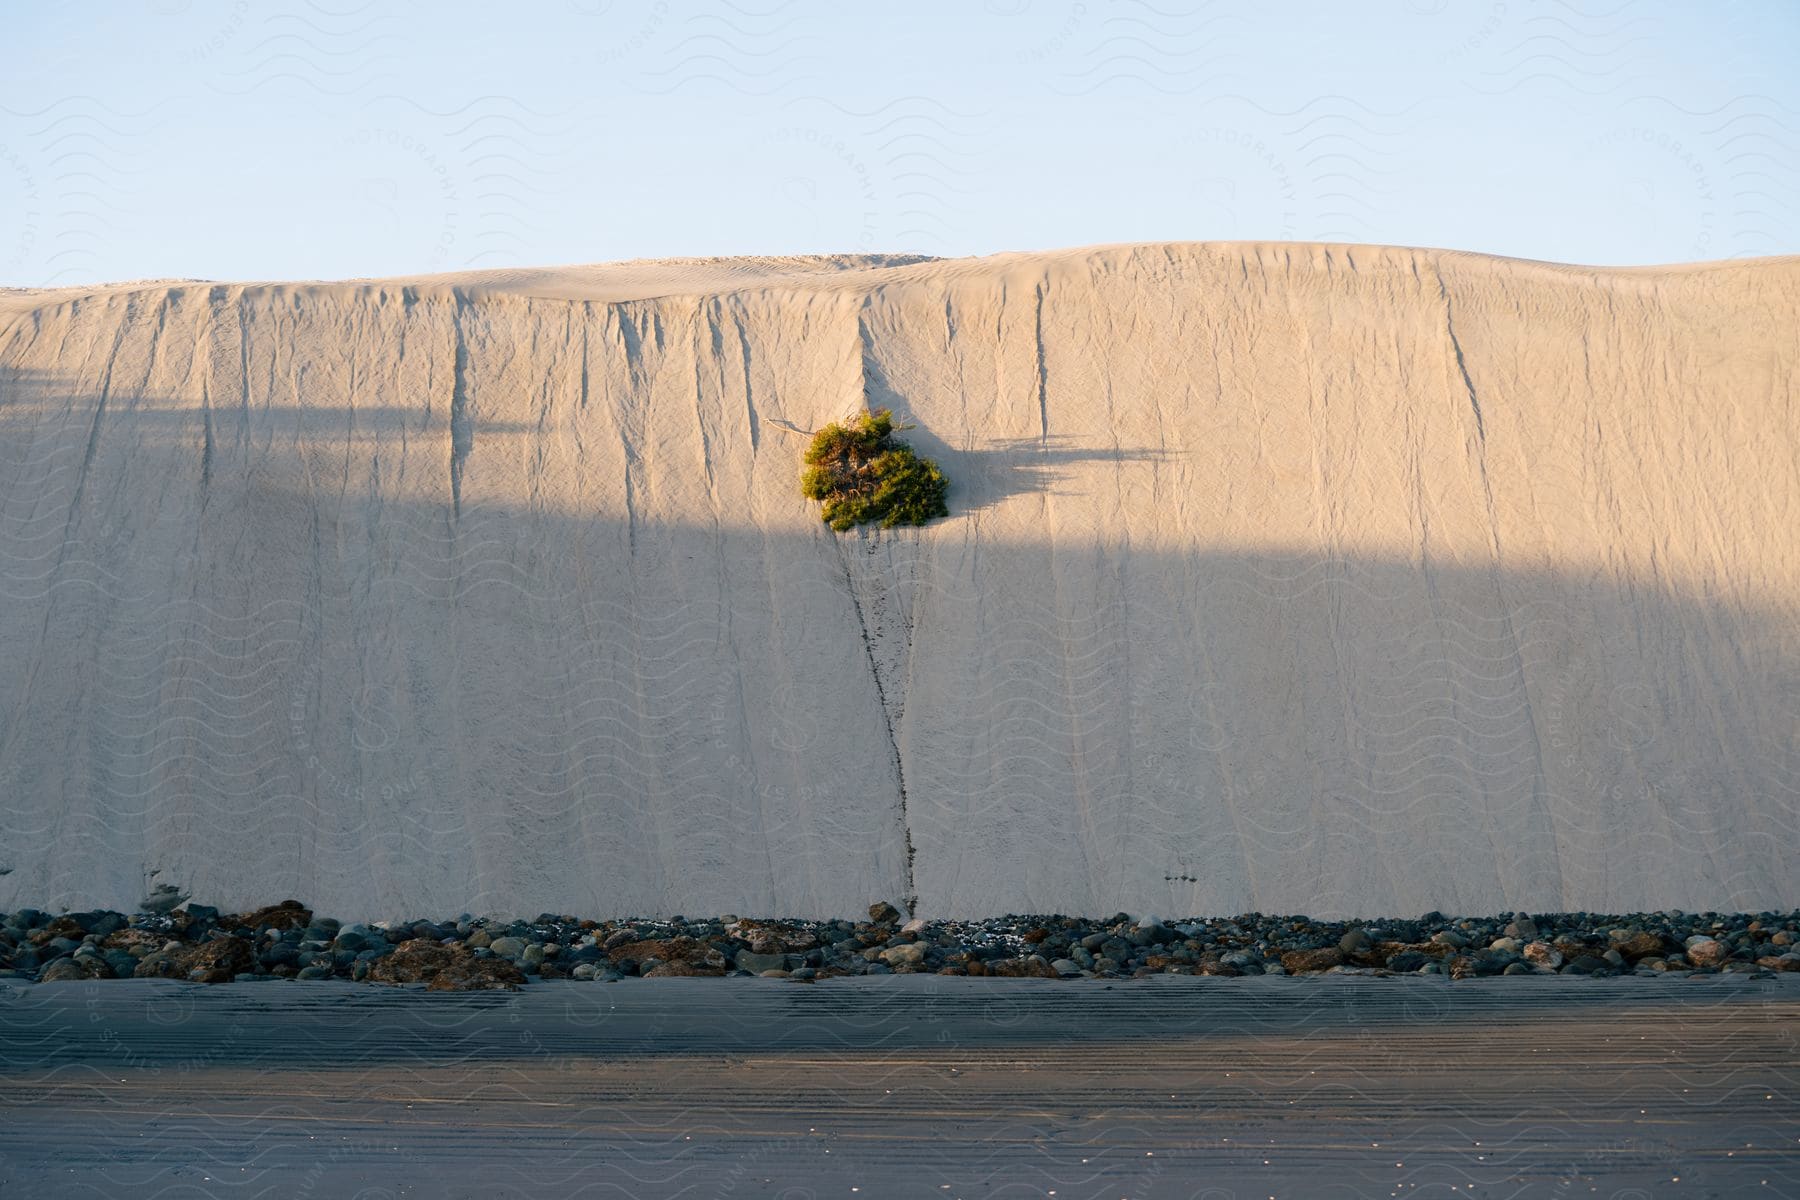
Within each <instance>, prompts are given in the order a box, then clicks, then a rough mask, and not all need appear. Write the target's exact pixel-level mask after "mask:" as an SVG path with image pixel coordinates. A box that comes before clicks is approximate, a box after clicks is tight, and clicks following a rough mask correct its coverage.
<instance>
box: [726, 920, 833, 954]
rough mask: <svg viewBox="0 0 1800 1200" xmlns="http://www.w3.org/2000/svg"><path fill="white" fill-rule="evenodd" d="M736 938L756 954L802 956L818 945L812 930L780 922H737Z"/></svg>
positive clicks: (816, 937)
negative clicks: (745, 943) (746, 944)
mask: <svg viewBox="0 0 1800 1200" xmlns="http://www.w3.org/2000/svg"><path fill="white" fill-rule="evenodd" d="M737 936H738V937H739V938H741V939H743V941H745V942H747V943H748V944H749V946H750V949H751V950H752V951H753V952H755V953H757V954H804V953H805V952H806V951H808V950H811V949H813V948H814V947H815V946H817V945H818V944H819V939H818V936H817V935H816V934H814V933H813V932H812V930H810V929H805V928H802V927H800V926H797V925H786V924H783V923H782V922H780V921H739V922H738V930H737Z"/></svg>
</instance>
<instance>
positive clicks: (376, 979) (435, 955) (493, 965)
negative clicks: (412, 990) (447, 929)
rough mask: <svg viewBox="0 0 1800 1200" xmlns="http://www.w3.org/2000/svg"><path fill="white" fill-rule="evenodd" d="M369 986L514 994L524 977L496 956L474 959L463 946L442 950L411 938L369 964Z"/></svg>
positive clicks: (439, 945) (433, 943)
mask: <svg viewBox="0 0 1800 1200" xmlns="http://www.w3.org/2000/svg"><path fill="white" fill-rule="evenodd" d="M369 981H370V982H371V983H389V984H399V983H423V984H426V985H427V990H429V991H433V992H475V991H493V990H498V989H506V990H514V989H517V988H518V986H519V985H520V984H522V983H524V982H525V975H524V973H523V972H522V971H520V970H519V968H518V967H516V966H514V965H513V964H512V963H511V962H510V961H508V960H507V959H504V958H500V957H498V956H495V957H490V958H478V957H476V955H475V952H474V951H473V950H470V949H469V948H467V947H465V946H454V947H452V946H446V945H444V944H443V943H441V942H436V941H433V940H432V939H430V938H411V939H409V940H407V941H404V942H401V943H400V944H399V945H398V946H395V947H394V950H393V953H391V954H388V955H385V956H383V957H381V958H377V959H374V960H372V961H371V962H370V963H369Z"/></svg>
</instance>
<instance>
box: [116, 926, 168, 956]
mask: <svg viewBox="0 0 1800 1200" xmlns="http://www.w3.org/2000/svg"><path fill="white" fill-rule="evenodd" d="M167 940H168V939H167V937H166V936H165V935H163V934H160V933H152V932H150V931H149V930H148V929H121V930H119V931H118V932H117V933H109V934H107V935H106V940H105V941H103V942H101V943H100V944H101V945H103V946H105V947H106V948H107V949H108V950H123V951H125V952H126V953H128V954H130V953H136V952H138V951H142V952H143V953H144V954H152V953H154V952H155V951H157V950H159V949H161V948H162V944H163V942H165V941H167Z"/></svg>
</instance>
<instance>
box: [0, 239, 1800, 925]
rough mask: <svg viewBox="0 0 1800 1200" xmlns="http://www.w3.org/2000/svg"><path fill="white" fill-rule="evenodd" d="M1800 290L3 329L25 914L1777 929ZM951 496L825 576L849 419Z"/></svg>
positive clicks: (1364, 269)
mask: <svg viewBox="0 0 1800 1200" xmlns="http://www.w3.org/2000/svg"><path fill="white" fill-rule="evenodd" d="M1797 322H1800V259H1768V260H1759V261H1750V262H1734V263H1720V264H1698V265H1693V266H1682V267H1669V268H1642V269H1631V270H1617V269H1604V268H1588V267H1564V266H1558V265H1554V264H1543V263H1530V262H1522V261H1516V260H1504V259H1495V258H1488V257H1484V256H1480V255H1473V254H1465V253H1454V252H1447V251H1425V250H1407V249H1398V248H1386V247H1346V246H1317V245H1278V244H1246V245H1234V244H1211V243H1208V244H1175V245H1161V244H1159V245H1141V246H1114V247H1100V248H1090V249H1082V250H1071V251H1061V252H1055V253H1047V254H1010V255H998V256H995V257H992V258H984V259H959V260H921V259H917V258H915V257H912V256H861V257H858V256H812V257H798V258H780V259H747V260H671V261H662V262H642V263H626V264H611V265H607V266H598V267H582V268H569V269H567V270H562V271H550V270H540V271H509V272H483V273H478V274H472V275H466V276H444V277H430V278H421V279H413V280H369V281H354V282H344V283H295V284H210V283H187V282H177V283H171V284H156V285H142V286H123V285H122V286H118V287H113V288H100V289H92V290H90V291H85V292H76V291H70V290H59V291H46V292H11V293H6V294H4V295H0V599H3V600H4V603H3V604H0V796H4V800H3V801H0V870H4V871H5V872H6V873H5V874H0V909H5V908H8V907H16V906H18V905H21V904H27V903H31V904H37V905H44V904H46V903H48V904H64V905H69V906H99V905H105V906H111V907H131V906H133V905H135V904H136V902H137V900H138V899H139V897H141V896H143V895H144V894H145V892H146V891H148V890H149V888H150V887H151V886H153V885H154V884H156V883H158V882H174V883H176V884H178V885H180V886H181V887H182V888H183V889H184V890H188V891H191V892H192V893H193V895H194V898H195V899H196V900H197V901H204V902H207V903H215V904H219V905H222V906H227V907H238V908H247V907H253V906H255V905H257V904H261V903H266V902H269V901H271V900H275V899H280V898H282V897H284V896H289V895H292V896H296V897H299V898H302V899H304V900H306V901H308V902H310V903H312V904H315V905H317V906H318V907H320V908H321V909H323V910H327V911H330V912H333V913H336V914H338V915H340V916H343V917H345V918H353V917H365V918H378V917H398V916H408V917H412V916H419V915H426V914H454V913H457V912H461V911H471V912H478V913H479V912H491V913H522V914H525V915H528V916H529V915H535V914H536V913H538V912H539V911H544V910H550V911H558V912H574V913H581V914H592V915H616V914H669V913H673V912H684V913H701V912H721V911H733V912H739V913H744V914H746V915H748V914H751V913H756V914H785V915H796V916H813V917H817V916H828V915H841V914H848V913H851V912H854V911H856V910H860V909H861V908H863V907H864V906H865V905H867V904H868V903H869V902H870V901H871V900H875V899H893V900H896V901H900V900H903V899H912V900H915V901H916V905H917V908H918V909H919V911H920V912H922V913H926V914H929V915H934V916H943V915H977V914H992V913H1001V912H1032V911H1070V912H1082V913H1103V912H1112V911H1115V910H1119V909H1126V910H1133V911H1142V910H1146V909H1147V910H1152V911H1155V912H1158V913H1161V914H1164V915H1188V914H1222V913H1236V912H1243V911H1251V910H1256V911H1263V912H1302V911H1304V912H1308V913H1311V914H1313V915H1317V916H1322V917H1332V916H1338V915H1369V914H1379V913H1401V914H1408V913H1414V914H1416V913H1418V912H1421V911H1424V910H1426V909H1434V908H1435V909H1441V910H1443V911H1446V912H1457V911H1461V912H1492V911H1501V910H1510V909H1515V908H1524V909H1530V910H1535V911H1542V910H1568V909H1587V910H1595V911H1627V910H1643V909H1657V908H1665V907H1682V908H1688V909H1709V908H1717V909H1738V910H1754V909H1758V908H1765V907H1776V906H1791V905H1795V904H1800V872H1796V871H1795V870H1794V868H1793V861H1794V858H1793V838H1794V830H1795V828H1796V826H1797V825H1800V749H1796V747H1797V746H1800V538H1796V537H1795V535H1794V526H1795V514H1796V513H1797V512H1800V412H1797V411H1796V408H1797V406H1796V396H1797V394H1800V388H1797V386H1796V379H1797V374H1796V369H1797V366H1796V358H1795V347H1794V342H1793V338H1792V336H1791V331H1792V329H1793V328H1794V327H1795V325H1796V323H1797ZM865 403H866V404H869V405H872V406H886V407H890V408H892V409H893V410H894V412H895V414H896V416H897V417H899V418H900V419H902V420H904V421H905V422H907V423H909V424H912V425H914V426H916V428H915V429H914V430H913V431H911V432H910V433H909V434H908V435H907V437H908V438H909V440H911V441H912V443H913V444H914V445H915V446H916V447H917V448H918V450H919V452H920V453H921V454H923V455H926V456H928V457H931V458H934V459H936V460H937V461H938V462H939V463H940V464H941V465H942V466H943V468H944V471H945V473H946V474H947V475H948V476H949V477H950V479H951V484H952V490H951V496H950V504H951V511H952V516H951V517H950V518H949V519H947V520H943V521H939V522H936V523H934V524H933V525H931V526H928V527H926V528H924V529H920V530H901V531H892V532H887V533H880V534H874V533H867V532H865V533H860V534H846V535H833V534H832V533H831V532H830V531H829V530H828V529H826V528H825V527H824V526H823V525H822V524H821V522H820V521H819V517H818V513H817V511H816V507H815V506H814V505H812V504H810V503H809V502H807V501H805V500H803V499H802V498H801V496H800V494H799V490H798V484H797V478H798V470H799V460H800V454H801V451H802V449H803V448H804V445H805V442H804V438H803V436H802V434H801V432H800V431H805V430H810V429H813V428H816V427H817V426H819V425H820V424H822V423H824V422H826V421H829V420H832V419H835V418H839V417H842V416H844V415H846V414H848V413H849V412H851V411H853V410H855V409H856V408H859V407H861V406H862V405H864V404H865Z"/></svg>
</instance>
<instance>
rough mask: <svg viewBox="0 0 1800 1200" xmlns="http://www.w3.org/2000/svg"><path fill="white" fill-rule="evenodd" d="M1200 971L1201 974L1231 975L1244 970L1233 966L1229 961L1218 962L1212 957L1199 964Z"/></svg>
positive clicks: (1239, 973) (1238, 973)
mask: <svg viewBox="0 0 1800 1200" xmlns="http://www.w3.org/2000/svg"><path fill="white" fill-rule="evenodd" d="M1200 973H1201V974H1202V975H1220V976H1233V975H1242V974H1243V973H1244V972H1243V969H1242V968H1240V967H1234V966H1232V965H1231V964H1230V963H1224V962H1220V961H1219V960H1218V959H1216V958H1213V959H1208V960H1207V961H1205V962H1203V963H1201V964H1200Z"/></svg>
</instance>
